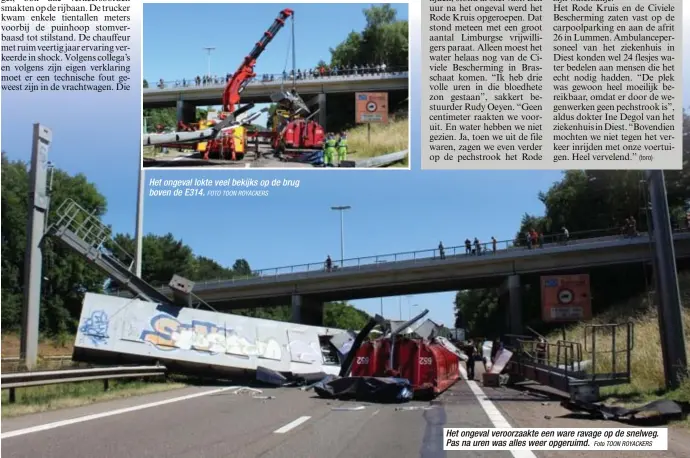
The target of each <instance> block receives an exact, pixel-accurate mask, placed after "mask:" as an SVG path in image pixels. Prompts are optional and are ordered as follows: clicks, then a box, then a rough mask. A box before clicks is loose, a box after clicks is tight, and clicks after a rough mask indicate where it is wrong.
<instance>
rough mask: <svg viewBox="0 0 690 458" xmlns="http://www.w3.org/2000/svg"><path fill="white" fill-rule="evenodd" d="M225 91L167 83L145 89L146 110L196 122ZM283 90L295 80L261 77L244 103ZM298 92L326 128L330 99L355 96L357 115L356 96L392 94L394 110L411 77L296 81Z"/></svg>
mask: <svg viewBox="0 0 690 458" xmlns="http://www.w3.org/2000/svg"><path fill="white" fill-rule="evenodd" d="M159 84H160V83H159ZM224 87H225V82H221V81H212V82H209V83H206V84H201V85H198V86H197V85H196V84H194V83H193V79H189V80H181V81H169V82H163V84H160V87H159V86H156V87H148V88H145V89H143V102H144V108H145V109H146V108H166V107H176V108H177V118H178V120H179V121H186V122H192V121H193V120H194V117H195V115H196V107H197V106H210V105H220V103H221V97H222V94H223V88H224ZM282 87H286V88H291V87H292V79H289V80H285V81H283V76H282V75H274V78H273V80H270V78H269V80H264V79H262V78H260V77H257V78H255V79H254V80H252V81H251V82H250V83H249V84H248V85H247V87H246V88H245V90H244V92H242V103H270V102H271V98H270V97H271V94H274V93H276V92H278V91H280V90H281V88H282ZM296 88H297V92H298V93H299V94H300V95H301V96H302V97H303V98H304V99H305V101H306V102H307V104H308V105H310V106H315V109H319V110H320V111H319V114H318V115H317V116H319V122H320V124H321V125H323V126H326V125H327V119H326V114H327V104H326V102H327V98H336V97H342V96H351V97H352V101H353V103H352V111H353V113H354V93H355V92H388V93H389V106H390V107H394V106H395V105H396V104H397V103H396V101H397V100H398V99H401V100H404V99H406V98H407V97H408V91H409V75H408V72H407V70H406V69H405V70H401V71H389V72H386V73H380V74H366V75H362V74H357V75H333V76H323V77H321V76H320V77H318V78H315V77H308V78H301V79H298V80H296ZM339 105H340V104H339ZM353 116H354V114H353Z"/></svg>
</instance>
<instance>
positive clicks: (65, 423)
mask: <svg viewBox="0 0 690 458" xmlns="http://www.w3.org/2000/svg"><path fill="white" fill-rule="evenodd" d="M234 389H237V387H236V386H228V387H225V388H219V389H217V390H209V391H204V392H201V393H194V394H188V395H185V396H179V397H177V398H171V399H164V400H163V401H157V402H151V403H148V404H141V405H138V406H132V407H125V408H123V409H117V410H111V411H110V412H101V413H96V414H93V415H85V416H83V417H77V418H70V419H69V420H62V421H55V422H53V423H46V424H44V425H38V426H31V427H30V428H24V429H17V430H15V431H9V432H6V433H2V434H1V435H0V439H8V438H10V437H16V436H23V435H24V434H31V433H37V432H39V431H45V430H48V429H54V428H59V427H61V426H68V425H73V424H75V423H83V422H85V421H91V420H98V419H99V418H105V417H110V416H113V415H120V414H123V413H128V412H134V411H137V410H142V409H148V408H150V407H158V406H162V405H165V404H172V403H173V402H179V401H186V400H188V399H194V398H198V397H201V396H208V395H209V394H216V393H221V392H223V391H228V390H234Z"/></svg>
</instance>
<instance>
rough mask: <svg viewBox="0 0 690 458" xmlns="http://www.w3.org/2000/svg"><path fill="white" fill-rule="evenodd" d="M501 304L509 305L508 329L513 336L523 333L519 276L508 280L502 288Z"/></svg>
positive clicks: (512, 276) (513, 276)
mask: <svg viewBox="0 0 690 458" xmlns="http://www.w3.org/2000/svg"><path fill="white" fill-rule="evenodd" d="M500 296H501V297H500V300H501V302H503V301H505V302H504V303H505V304H506V305H507V307H506V309H507V311H508V313H507V314H506V316H507V318H508V329H510V332H511V334H521V333H522V287H521V284H520V276H519V275H511V276H510V277H508V278H506V280H505V282H504V283H503V286H502V287H501V295H500Z"/></svg>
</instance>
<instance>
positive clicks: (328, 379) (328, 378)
mask: <svg viewBox="0 0 690 458" xmlns="http://www.w3.org/2000/svg"><path fill="white" fill-rule="evenodd" d="M337 378H338V377H336V376H335V375H327V376H325V377H324V378H322V379H321V380H319V381H318V382H316V383H312V384H311V385H306V386H303V387H301V388H300V390H302V391H309V390H311V389H312V388H314V387H315V386H316V385H319V384H326V383H328V382H330V381H331V380H335V379H337Z"/></svg>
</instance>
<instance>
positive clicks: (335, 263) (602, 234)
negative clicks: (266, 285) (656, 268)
mask: <svg viewBox="0 0 690 458" xmlns="http://www.w3.org/2000/svg"><path fill="white" fill-rule="evenodd" d="M643 235H644V234H638V235H633V236H631V235H628V234H624V233H623V232H622V231H621V228H607V229H597V230H590V231H582V232H571V233H570V234H569V235H568V237H567V238H566V236H565V234H563V233H559V234H549V235H544V236H543V237H542V238H541V240H540V239H539V238H538V239H537V242H536V243H532V242H531V240H530V241H529V242H528V241H527V238H526V237H525V236H524V235H523V236H521V237H520V238H519V239H510V240H501V241H498V240H497V241H496V243H495V244H494V243H493V242H491V241H490V242H483V243H481V242H480V243H478V244H475V243H473V242H472V240H470V242H471V243H470V246H469V248H468V247H467V246H465V245H464V244H463V245H459V246H450V247H443V252H441V250H440V249H439V248H438V247H437V248H433V249H425V250H416V251H406V252H401V253H390V254H380V255H375V256H366V257H359V258H350V259H344V260H337V259H333V260H332V265H331V269H330V271H333V272H338V271H341V270H350V269H358V268H360V267H362V266H375V265H380V266H382V267H384V266H385V265H386V264H388V263H392V262H403V261H412V262H414V261H428V260H432V259H439V260H441V259H445V258H450V257H458V256H491V255H493V254H496V253H499V252H507V251H512V250H529V249H534V250H540V249H548V248H550V247H554V246H562V245H574V244H580V243H588V242H590V243H591V242H594V241H603V240H607V239H620V238H625V237H641V236H643ZM477 245H478V247H479V250H477ZM494 245H495V249H494ZM324 271H328V268H327V266H326V263H325V261H321V262H313V263H308V264H297V265H292V266H283V267H274V268H270V269H261V270H255V271H253V272H252V274H251V275H242V276H236V277H234V278H224V279H223V278H219V279H215V280H208V281H203V282H196V285H197V286H199V285H205V284H213V283H219V282H227V281H242V280H248V279H252V278H265V279H273V278H275V277H276V276H279V275H286V274H295V273H308V272H324Z"/></svg>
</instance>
